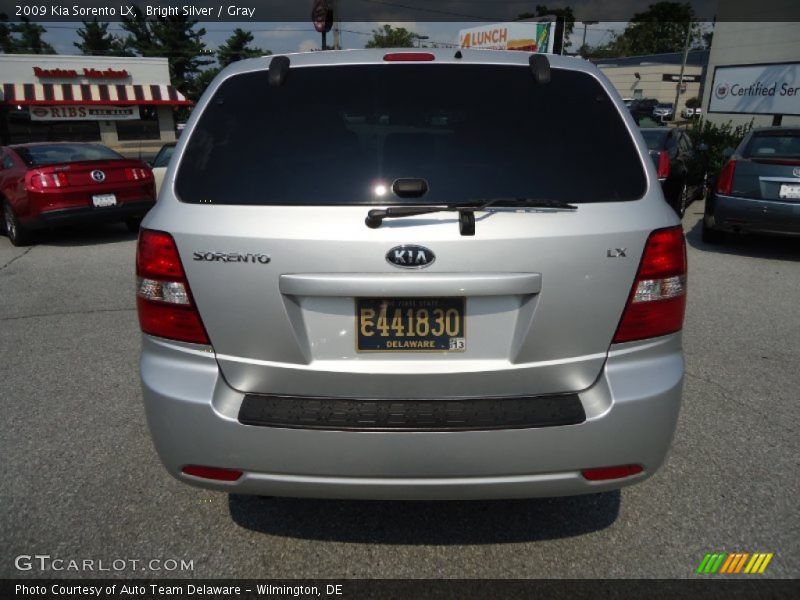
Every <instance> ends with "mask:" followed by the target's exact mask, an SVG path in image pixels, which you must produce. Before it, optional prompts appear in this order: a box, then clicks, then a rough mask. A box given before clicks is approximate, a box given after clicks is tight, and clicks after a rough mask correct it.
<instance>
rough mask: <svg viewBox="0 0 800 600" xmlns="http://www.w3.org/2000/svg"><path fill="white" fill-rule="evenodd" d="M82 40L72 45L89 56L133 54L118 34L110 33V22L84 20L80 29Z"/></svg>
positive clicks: (79, 33) (79, 34) (79, 35)
mask: <svg viewBox="0 0 800 600" xmlns="http://www.w3.org/2000/svg"><path fill="white" fill-rule="evenodd" d="M77 33H78V37H79V38H81V40H82V41H80V42H73V43H72V45H73V46H75V47H76V48H78V50H80V51H81V54H85V55H89V56H133V53H132V52H131V51H130V50H127V49H126V48H125V45H124V44H123V42H122V40H121V39H119V38H118V37H117V36H115V35H112V34H110V33H108V23H98V22H97V19H95V20H94V21H89V22H87V21H84V22H83V27H82V28H81V29H78V32H77Z"/></svg>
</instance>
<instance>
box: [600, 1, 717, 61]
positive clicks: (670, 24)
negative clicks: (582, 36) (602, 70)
mask: <svg viewBox="0 0 800 600" xmlns="http://www.w3.org/2000/svg"><path fill="white" fill-rule="evenodd" d="M694 19H695V14H694V9H693V8H692V5H691V4H689V3H688V2H687V3H680V2H656V3H655V4H651V5H650V6H649V7H648V8H647V10H646V11H644V12H640V13H636V14H634V15H633V17H631V20H630V22H629V23H628V26H627V27H626V28H625V31H623V32H622V33H621V34H619V35H616V36H614V39H612V40H611V41H610V42H609V43H608V44H606V45H605V46H600V47H597V48H591V49H590V50H589V51H588V56H590V57H591V58H612V57H621V56H641V55H644V54H664V53H668V52H682V51H683V47H684V45H685V43H686V28H687V27H691V33H690V39H689V45H690V47H691V48H702V47H704V37H703V34H701V32H700V27H699V25H698V24H697V23H695V22H694Z"/></svg>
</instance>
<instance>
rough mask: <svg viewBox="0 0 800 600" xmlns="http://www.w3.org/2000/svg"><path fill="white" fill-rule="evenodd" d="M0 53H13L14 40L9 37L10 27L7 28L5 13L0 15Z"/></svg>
mask: <svg viewBox="0 0 800 600" xmlns="http://www.w3.org/2000/svg"><path fill="white" fill-rule="evenodd" d="M0 52H4V53H5V54H11V53H12V52H14V38H12V37H11V27H9V26H8V15H7V14H6V13H0Z"/></svg>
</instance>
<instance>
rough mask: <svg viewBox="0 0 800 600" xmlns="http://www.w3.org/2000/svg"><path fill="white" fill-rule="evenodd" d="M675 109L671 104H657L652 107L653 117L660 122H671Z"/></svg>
mask: <svg viewBox="0 0 800 600" xmlns="http://www.w3.org/2000/svg"><path fill="white" fill-rule="evenodd" d="M674 112H675V108H674V106H673V104H672V102H659V103H658V104H656V105H655V107H653V117H654V118H655V119H659V120H661V121H671V120H672V115H673V114H674Z"/></svg>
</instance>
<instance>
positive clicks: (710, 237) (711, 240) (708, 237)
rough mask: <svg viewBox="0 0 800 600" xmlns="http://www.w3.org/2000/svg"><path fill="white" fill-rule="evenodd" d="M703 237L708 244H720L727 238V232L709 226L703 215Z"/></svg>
mask: <svg viewBox="0 0 800 600" xmlns="http://www.w3.org/2000/svg"><path fill="white" fill-rule="evenodd" d="M702 239H703V242H705V243H706V244H719V243H721V242H722V241H723V240H724V239H725V232H724V231H719V230H717V229H714V228H712V227H709V226H708V223H706V217H705V216H703V229H702Z"/></svg>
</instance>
